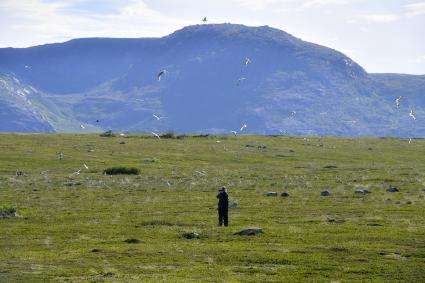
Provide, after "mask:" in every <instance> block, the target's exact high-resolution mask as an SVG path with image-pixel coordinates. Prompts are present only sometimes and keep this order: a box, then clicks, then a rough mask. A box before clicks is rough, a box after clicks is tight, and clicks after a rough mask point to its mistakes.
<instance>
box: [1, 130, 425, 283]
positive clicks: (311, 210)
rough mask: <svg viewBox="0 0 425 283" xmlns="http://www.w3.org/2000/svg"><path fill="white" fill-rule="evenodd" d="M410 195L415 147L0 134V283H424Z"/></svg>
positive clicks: (421, 234)
mask: <svg viewBox="0 0 425 283" xmlns="http://www.w3.org/2000/svg"><path fill="white" fill-rule="evenodd" d="M122 141H124V142H125V144H120V142H122ZM217 141H220V142H217ZM59 151H62V152H63V153H64V159H63V160H61V161H60V160H58V158H57V154H56V153H57V152H59ZM83 164H86V165H87V166H88V167H89V169H88V170H87V169H85V168H84V167H83ZM113 166H128V167H136V168H139V169H140V170H141V174H140V175H138V176H130V175H129V176H125V175H117V176H105V175H103V174H102V172H103V170H104V169H106V168H108V167H113ZM79 169H81V171H80V172H81V173H80V174H79V175H77V174H73V172H76V171H77V170H79ZM16 171H22V172H23V173H24V175H23V176H16V174H15V173H16ZM389 185H394V186H396V187H398V188H399V189H400V192H398V193H390V192H387V191H386V189H387V188H388V186H389ZM221 186H226V187H227V188H228V191H229V195H230V199H231V201H235V202H237V203H238V204H239V205H240V207H239V208H235V209H230V227H227V228H224V227H222V228H221V227H217V215H216V213H217V212H216V202H217V200H216V198H215V196H216V193H217V189H218V188H219V187H221ZM360 187H361V188H366V189H368V190H369V191H371V193H370V194H366V195H358V194H354V191H355V189H356V188H360ZM423 188H425V140H413V141H412V143H411V144H409V143H408V141H407V140H400V139H382V138H333V137H308V138H303V137H258V136H238V137H233V136H232V137H230V136H210V137H206V138H205V137H204V138H200V137H186V138H184V139H181V140H177V139H162V140H158V139H155V138H152V137H149V136H143V135H130V136H128V137H99V136H98V135H71V134H69V135H41V134H40V135H38V134H28V135H27V134H0V206H4V207H14V208H16V209H17V212H18V214H20V215H22V218H0V282H158V281H169V282H303V281H307V282H396V281H399V282H424V281H425V208H424V204H425V192H423V191H422V189H423ZM323 190H328V191H330V192H331V195H330V196H328V197H321V196H320V192H321V191H323ZM268 191H276V192H279V193H281V192H284V191H287V192H289V195H290V196H289V197H286V198H284V197H280V196H279V197H266V196H264V195H263V194H264V193H265V192H268ZM376 224H378V225H376ZM250 226H257V227H261V228H263V229H264V230H265V233H264V234H260V235H256V236H238V235H234V233H235V232H237V231H239V230H240V229H242V228H247V227H250ZM191 231H195V232H198V233H199V234H200V235H201V237H200V239H194V240H189V239H185V238H184V237H182V234H183V233H185V232H191ZM131 238H134V239H139V240H141V241H142V242H141V243H138V244H128V243H126V242H124V240H126V239H131Z"/></svg>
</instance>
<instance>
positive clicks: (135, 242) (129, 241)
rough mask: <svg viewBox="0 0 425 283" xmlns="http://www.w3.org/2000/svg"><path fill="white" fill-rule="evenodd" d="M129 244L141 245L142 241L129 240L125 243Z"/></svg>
mask: <svg viewBox="0 0 425 283" xmlns="http://www.w3.org/2000/svg"><path fill="white" fill-rule="evenodd" d="M124 242H125V243H127V244H140V243H141V242H142V241H140V240H138V239H127V240H125V241H124Z"/></svg>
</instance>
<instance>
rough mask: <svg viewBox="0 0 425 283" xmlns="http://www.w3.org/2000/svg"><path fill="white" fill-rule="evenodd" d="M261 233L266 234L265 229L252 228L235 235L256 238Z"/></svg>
mask: <svg viewBox="0 0 425 283" xmlns="http://www.w3.org/2000/svg"><path fill="white" fill-rule="evenodd" d="M260 233H264V231H263V229H261V228H257V227H250V228H246V229H243V230H240V231H239V232H237V233H235V235H240V236H254V235H257V234H260Z"/></svg>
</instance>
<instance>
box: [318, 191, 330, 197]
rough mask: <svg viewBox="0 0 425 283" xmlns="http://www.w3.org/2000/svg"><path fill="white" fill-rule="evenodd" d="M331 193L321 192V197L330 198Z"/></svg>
mask: <svg viewBox="0 0 425 283" xmlns="http://www.w3.org/2000/svg"><path fill="white" fill-rule="evenodd" d="M330 194H331V193H330V192H328V191H323V192H321V193H320V195H321V196H322V197H327V196H329V195H330Z"/></svg>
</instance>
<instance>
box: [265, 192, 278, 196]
mask: <svg viewBox="0 0 425 283" xmlns="http://www.w3.org/2000/svg"><path fill="white" fill-rule="evenodd" d="M264 195H265V196H268V197H277V193H276V192H267V193H265V194H264Z"/></svg>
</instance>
